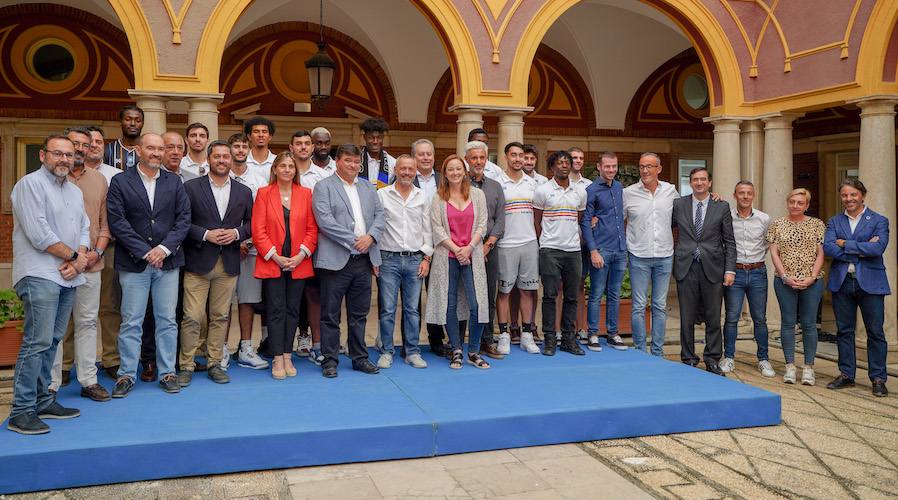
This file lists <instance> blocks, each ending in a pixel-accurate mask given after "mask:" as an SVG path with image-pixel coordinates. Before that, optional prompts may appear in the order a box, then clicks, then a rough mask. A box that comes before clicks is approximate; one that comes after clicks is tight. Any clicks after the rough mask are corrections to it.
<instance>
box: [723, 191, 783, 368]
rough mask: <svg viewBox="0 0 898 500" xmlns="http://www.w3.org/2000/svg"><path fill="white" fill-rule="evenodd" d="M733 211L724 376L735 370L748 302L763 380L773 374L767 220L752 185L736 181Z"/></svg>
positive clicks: (726, 290)
mask: <svg viewBox="0 0 898 500" xmlns="http://www.w3.org/2000/svg"><path fill="white" fill-rule="evenodd" d="M733 197H734V198H735V199H736V207H735V208H734V209H733V210H732V214H731V215H732V218H733V235H734V237H735V239H736V278H735V280H734V281H733V284H732V285H730V286H728V287H726V288H725V289H724V290H723V299H724V303H725V305H726V319H725V321H724V324H723V356H724V359H723V361H721V362H720V370H721V371H722V372H724V373H729V372H731V371H733V369H735V367H736V363H735V357H736V336H737V334H738V332H737V325H738V323H739V317H740V316H741V315H742V305H743V302H745V299H746V298H748V311H749V313H750V314H751V321H752V323H753V325H754V329H753V331H754V336H755V343H756V344H757V345H758V370H760V372H761V375H763V376H765V377H773V376H775V375H776V372H775V371H773V366H772V365H771V364H770V361H769V359H768V356H767V266H766V265H765V264H764V258H765V257H766V255H767V226H769V225H770V216H769V215H767V214H765V213H764V212H762V211H760V210H758V209H756V208H754V207H753V206H752V204H753V203H754V200H755V186H754V184H752V183H751V181H739V182H738V183H737V184H736V190H735V192H734V193H733Z"/></svg>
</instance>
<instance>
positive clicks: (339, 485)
mask: <svg viewBox="0 0 898 500" xmlns="http://www.w3.org/2000/svg"><path fill="white" fill-rule="evenodd" d="M290 495H292V497H293V500H304V499H317V500H325V499H335V500H343V499H346V498H352V499H365V500H375V499H377V500H379V499H382V498H383V495H381V494H380V492H379V491H378V490H377V487H375V486H374V482H373V481H371V479H369V478H367V477H355V478H343V479H340V480H324V481H310V482H303V483H297V484H292V485H290Z"/></svg>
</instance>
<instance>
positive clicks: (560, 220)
mask: <svg viewBox="0 0 898 500" xmlns="http://www.w3.org/2000/svg"><path fill="white" fill-rule="evenodd" d="M533 208H536V209H539V210H542V211H543V219H542V226H541V227H542V232H541V233H540V236H539V246H540V248H554V249H556V250H563V251H565V252H578V251H580V221H579V219H578V217H577V212H579V211H582V210H586V191H584V190H583V189H580V188H579V187H577V186H574V185H573V184H571V185H569V186H568V187H566V188H563V187H561V186H559V185H558V183H557V182H555V179H552V180H550V181H549V182H547V183H545V184H543V185H542V186H539V187H538V188H536V191H534V193H533ZM507 220H508V219H506V221H507ZM506 224H507V222H506ZM506 227H507V226H506Z"/></svg>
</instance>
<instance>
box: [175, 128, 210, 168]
mask: <svg viewBox="0 0 898 500" xmlns="http://www.w3.org/2000/svg"><path fill="white" fill-rule="evenodd" d="M208 144H209V129H208V128H206V126H205V125H203V124H202V123H199V122H197V123H191V124H190V125H188V126H187V147H188V148H189V151H187V155H186V156H184V157H183V158H181V169H182V170H184V171H187V172H190V173H191V174H194V176H195V177H202V176H204V175H206V173H208V172H209V162H208V161H206V146H207V145H208Z"/></svg>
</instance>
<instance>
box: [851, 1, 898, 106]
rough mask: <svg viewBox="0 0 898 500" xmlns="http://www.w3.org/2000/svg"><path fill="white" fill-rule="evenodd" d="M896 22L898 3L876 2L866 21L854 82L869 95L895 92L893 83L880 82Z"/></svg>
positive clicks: (897, 18)
mask: <svg viewBox="0 0 898 500" xmlns="http://www.w3.org/2000/svg"><path fill="white" fill-rule="evenodd" d="M896 21H898V2H876V5H875V6H874V7H873V12H871V13H870V19H869V20H868V21H867V27H866V30H865V32H864V39H863V40H862V41H861V50H860V52H859V53H858V61H857V73H856V74H855V80H856V81H857V82H858V83H859V84H860V85H861V87H862V88H863V89H864V90H865V91H866V92H867V93H869V94H875V93H880V92H881V91H887V92H888V91H891V92H895V90H896V84H895V83H894V82H883V81H882V67H883V65H884V64H885V61H886V48H887V47H888V43H889V36H890V35H891V34H892V27H893V26H895V22H896Z"/></svg>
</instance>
